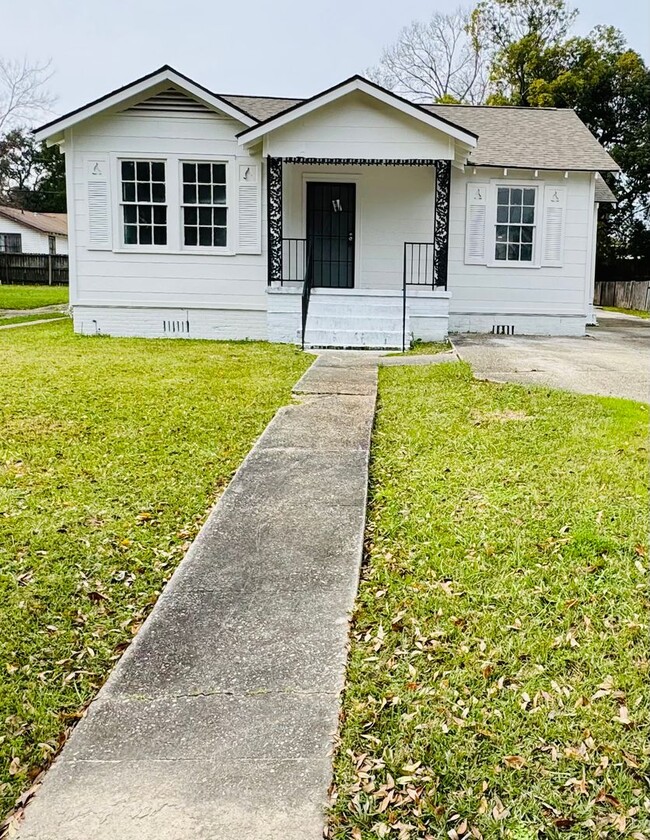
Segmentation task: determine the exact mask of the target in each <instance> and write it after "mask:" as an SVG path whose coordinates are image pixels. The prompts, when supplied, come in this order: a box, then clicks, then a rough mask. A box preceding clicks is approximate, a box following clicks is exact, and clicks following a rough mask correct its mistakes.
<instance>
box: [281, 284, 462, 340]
mask: <svg viewBox="0 0 650 840" xmlns="http://www.w3.org/2000/svg"><path fill="white" fill-rule="evenodd" d="M450 297H451V295H450V293H449V292H445V291H437V290H436V291H434V290H432V289H413V288H410V289H408V291H407V298H406V300H407V309H406V342H407V344H408V343H409V342H410V341H411V340H412V339H414V338H415V339H421V340H422V341H443V340H444V339H445V338H446V337H447V325H448V318H449V299H450ZM267 301H268V304H267V319H268V321H267V323H268V337H269V340H270V341H279V342H286V343H289V344H299V343H300V339H301V320H302V289H301V288H300V287H295V286H294V287H289V286H283V287H270V288H269V289H268V290H267ZM402 303H403V299H402V292H401V290H398V289H395V290H393V289H390V290H387V289H323V288H318V289H314V290H313V291H312V293H311V299H310V303H309V313H308V316H307V329H306V332H305V344H306V345H307V346H310V347H365V348H379V349H381V348H398V349H399V348H401V346H402V317H403V315H402Z"/></svg>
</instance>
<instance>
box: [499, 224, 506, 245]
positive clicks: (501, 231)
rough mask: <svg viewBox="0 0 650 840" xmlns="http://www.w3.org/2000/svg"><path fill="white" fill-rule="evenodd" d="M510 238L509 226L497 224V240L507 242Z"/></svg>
mask: <svg viewBox="0 0 650 840" xmlns="http://www.w3.org/2000/svg"><path fill="white" fill-rule="evenodd" d="M507 238H508V228H507V227H506V226H505V225H497V242H505V241H506V239H507Z"/></svg>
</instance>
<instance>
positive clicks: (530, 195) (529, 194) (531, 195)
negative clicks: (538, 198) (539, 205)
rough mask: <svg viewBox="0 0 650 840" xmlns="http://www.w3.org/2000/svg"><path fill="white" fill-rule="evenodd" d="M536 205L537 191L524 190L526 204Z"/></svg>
mask: <svg viewBox="0 0 650 840" xmlns="http://www.w3.org/2000/svg"><path fill="white" fill-rule="evenodd" d="M534 203H535V190H524V204H529V205H531V206H532V205H533V204H534Z"/></svg>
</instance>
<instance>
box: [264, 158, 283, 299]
mask: <svg viewBox="0 0 650 840" xmlns="http://www.w3.org/2000/svg"><path fill="white" fill-rule="evenodd" d="M266 224H267V233H268V243H267V247H268V254H269V256H268V260H269V276H268V284H269V286H270V285H271V283H273V282H275V281H277V282H278V283H282V158H276V157H268V158H267V159H266Z"/></svg>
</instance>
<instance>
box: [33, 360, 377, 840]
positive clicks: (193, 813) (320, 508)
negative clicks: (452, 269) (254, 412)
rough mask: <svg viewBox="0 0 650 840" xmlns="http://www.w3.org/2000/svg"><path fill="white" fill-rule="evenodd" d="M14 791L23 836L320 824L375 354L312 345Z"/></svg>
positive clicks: (221, 835) (197, 835)
mask: <svg viewBox="0 0 650 840" xmlns="http://www.w3.org/2000/svg"><path fill="white" fill-rule="evenodd" d="M295 391H296V394H298V395H299V399H300V401H299V402H298V404H296V405H291V406H287V407H285V408H282V409H280V410H279V411H278V413H277V414H276V416H275V418H274V419H273V421H272V422H271V423H270V425H269V426H268V428H267V429H266V431H265V432H264V434H263V435H262V437H261V438H260V440H259V441H258V443H257V444H256V446H255V447H254V448H253V449H252V451H251V452H250V454H249V455H248V457H247V458H246V460H245V461H244V463H243V464H242V465H241V467H240V468H239V470H238V471H237V474H236V475H235V477H234V478H233V480H232V482H231V483H230V485H229V487H228V488H227V490H226V492H225V493H224V495H223V496H222V498H221V500H220V501H219V503H218V505H217V506H216V507H215V509H214V510H213V512H212V513H211V514H210V516H209V518H208V520H207V522H206V524H205V526H204V527H203V529H202V531H201V533H200V534H199V536H198V537H197V539H196V541H195V542H194V544H193V546H192V548H191V550H190V552H189V554H188V555H187V556H186V558H185V559H184V560H183V562H182V563H181V565H180V566H179V568H178V570H177V571H176V573H175V575H174V576H173V578H172V580H171V581H170V583H169V584H168V586H167V587H166V589H165V591H164V593H163V595H162V596H161V597H160V599H159V601H158V603H157V604H156V606H155V608H154V610H153V612H152V614H151V616H150V617H149V619H148V620H147V622H146V623H145V625H144V626H143V628H142V630H141V631H140V633H139V634H138V635H137V637H136V639H135V641H134V642H133V644H132V645H131V647H130V648H129V649H128V651H127V652H126V654H125V655H124V657H123V658H122V659H121V661H120V662H119V663H118V665H117V667H116V668H115V670H114V672H113V673H112V675H111V677H110V678H109V680H108V682H107V683H106V685H105V686H104V688H103V689H102V690H101V691H100V693H99V695H98V697H97V699H96V700H95V701H94V702H93V704H92V705H91V707H90V710H89V712H88V714H87V716H86V718H85V719H84V720H83V721H82V722H81V723H80V724H79V725H78V727H77V728H76V730H75V731H74V733H73V735H72V737H71V738H70V740H69V742H68V743H67V745H66V746H65V747H64V749H63V751H62V753H61V755H60V756H59V757H58V758H57V760H56V761H55V763H54V765H53V767H52V768H51V770H50V771H49V772H48V773H47V774H46V776H45V780H44V782H43V785H42V787H41V788H40V789H39V790H38V791H37V793H36V795H35V797H34V799H33V800H32V801H31V802H30V804H29V805H28V806H27V808H26V812H25V820H24V822H23V823H22V825H21V826H20V827H19V830H18V833H17V835H16V836H17V837H18V838H20V840H208V839H209V840H320V838H322V834H323V827H324V824H325V819H324V808H325V806H326V801H327V793H328V787H329V784H330V780H331V756H332V751H333V747H334V738H335V733H336V730H337V724H338V712H339V695H340V692H341V689H342V687H343V681H344V672H345V662H346V651H347V637H348V621H349V616H350V612H351V609H352V606H353V602H354V597H355V594H356V588H357V581H358V575H359V568H360V563H361V557H362V548H363V532H364V524H365V507H366V488H367V480H368V456H369V447H370V435H371V429H372V422H373V415H374V408H375V398H376V392H377V357H376V355H375V354H368V353H352V354H337V353H328V354H324V355H322V356H320V357H319V358H318V359H317V360H316V362H315V363H314V365H313V366H312V367H311V368H310V369H309V371H307V373H306V374H305V375H304V376H303V377H302V379H301V380H300V381H299V382H298V384H297V385H296V388H295Z"/></svg>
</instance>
